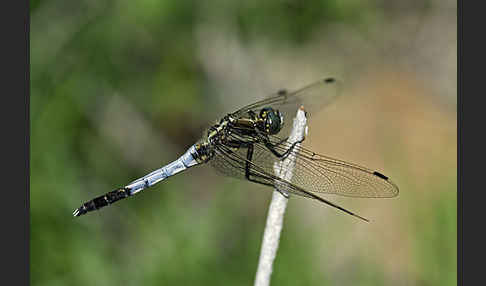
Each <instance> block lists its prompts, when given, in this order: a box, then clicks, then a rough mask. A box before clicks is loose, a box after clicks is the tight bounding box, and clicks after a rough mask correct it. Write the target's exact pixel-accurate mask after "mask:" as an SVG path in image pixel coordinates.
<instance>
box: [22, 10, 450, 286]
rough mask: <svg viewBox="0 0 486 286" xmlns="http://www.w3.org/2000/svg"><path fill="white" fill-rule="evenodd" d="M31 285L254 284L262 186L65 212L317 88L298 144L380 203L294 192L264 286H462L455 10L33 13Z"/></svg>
mask: <svg viewBox="0 0 486 286" xmlns="http://www.w3.org/2000/svg"><path fill="white" fill-rule="evenodd" d="M30 5H31V35H30V37H31V41H30V43H31V104H30V106H31V115H30V118H31V137H30V140H31V163H30V166H31V199H30V201H31V205H30V212H31V264H30V267H31V283H32V285H68V284H69V285H87V284H89V285H183V284H184V285H248V284H252V283H253V279H254V275H255V271H256V266H257V261H258V255H259V251H260V241H261V237H262V235H263V228H264V224H265V219H266V212H267V207H268V203H269V200H270V197H271V192H270V191H269V190H268V189H265V188H263V187H259V186H255V185H253V184H250V183H248V182H243V181H238V180H232V179H229V178H225V177H220V176H218V175H216V174H215V172H213V170H211V168H210V167H209V166H204V167H198V168H194V169H191V170H189V171H187V172H185V173H183V174H180V175H177V176H175V177H173V178H170V179H169V180H167V181H164V182H163V183H161V184H159V185H157V186H155V187H153V188H152V189H150V190H148V191H146V192H144V193H142V194H141V195H139V196H135V197H133V198H130V199H127V200H123V201H121V202H119V203H117V204H115V205H113V206H111V207H108V208H105V209H103V210H101V211H99V212H95V213H93V214H90V215H87V216H83V217H80V218H72V216H71V212H72V211H73V210H74V208H77V207H78V206H79V205H80V204H81V203H82V202H84V201H86V200H89V199H91V198H93V197H95V196H98V195H101V194H103V193H105V192H107V191H110V190H112V189H114V188H116V187H118V186H122V185H125V184H127V183H129V182H130V181H132V180H133V179H136V178H139V177H141V176H143V175H145V174H146V173H148V172H150V171H152V170H154V169H156V168H159V167H160V166H162V165H164V164H167V163H169V162H171V161H172V160H174V159H176V158H177V157H178V156H179V155H180V154H182V152H184V151H185V150H186V148H187V147H189V146H190V145H191V144H193V143H194V142H195V141H196V140H197V139H198V138H200V136H201V135H202V133H203V131H204V129H205V128H206V127H207V126H208V125H209V124H211V123H213V122H214V121H215V120H217V119H219V117H220V116H222V115H224V114H226V113H228V112H231V111H233V110H234V109H236V108H238V107H240V106H242V105H244V104H247V103H250V102H252V101H255V100H258V99H261V98H263V97H265V96H266V95H268V94H270V93H272V92H275V91H276V90H278V89H281V88H289V89H293V88H298V87H300V86H302V85H305V84H307V83H310V82H313V81H315V80H317V79H319V78H321V77H324V76H334V77H338V78H341V79H342V80H343V81H344V83H345V84H344V87H343V90H342V96H341V97H340V98H339V99H338V100H337V101H336V102H335V104H333V105H331V106H329V108H326V109H325V110H322V112H320V113H319V114H316V115H315V116H313V117H312V118H311V119H310V122H309V136H308V137H307V139H306V142H305V146H307V147H309V148H310V149H312V150H314V151H316V152H318V153H322V154H325V155H329V156H331V157H335V158H339V159H342V160H346V161H350V162H354V163H357V164H360V165H363V166H367V167H369V168H372V169H376V170H380V171H382V172H383V173H384V174H386V175H387V176H390V177H391V178H392V179H393V180H394V181H395V182H396V183H397V184H398V186H399V187H400V195H399V196H398V197H397V198H394V199H351V198H343V197H338V196H332V195H329V196H326V198H328V199H330V200H332V201H335V202H337V203H340V204H341V205H343V206H345V207H347V208H349V209H352V210H354V211H356V212H357V213H359V214H360V215H363V216H365V217H367V218H369V219H371V221H372V222H371V223H369V224H365V223H362V222H360V221H358V220H356V219H354V218H352V217H350V216H346V215H343V214H342V213H341V212H338V211H336V210H334V209H331V208H328V207H326V206H323V205H321V204H319V203H317V202H314V201H311V200H307V199H302V198H297V197H292V198H291V200H290V202H289V205H288V209H287V214H286V217H285V226H284V230H283V233H282V238H281V243H280V249H279V253H278V255H277V259H276V264H275V265H274V273H273V277H272V284H274V285H455V284H456V278H457V273H456V266H457V264H456V258H457V255H456V250H457V248H456V242H457V241H456V229H457V224H456V210H457V209H456V202H457V201H456V195H457V188H456V185H457V152H456V147H457V145H456V142H457V141H456V136H457V132H456V124H457V121H456V101H457V100H456V87H457V80H456V78H457V74H456V72H457V66H456V63H457V58H456V53H457V49H456V47H457V40H456V38H457V34H456V31H457V29H456V22H457V21H456V2H455V1H438V0H434V1H406V2H403V1H378V0H376V1H366V2H364V1H290V0H288V1H277V0H275V1H266V2H264V3H263V2H260V1H244V2H236V1H229V2H228V1H202V2H197V1H154V0H142V1H138V2H133V1H125V0H121V1H94V0H83V1H60V0H46V1H31V4H30Z"/></svg>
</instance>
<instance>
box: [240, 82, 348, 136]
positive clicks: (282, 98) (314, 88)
mask: <svg viewBox="0 0 486 286" xmlns="http://www.w3.org/2000/svg"><path fill="white" fill-rule="evenodd" d="M341 85H342V84H341V82H340V81H339V80H337V79H334V78H324V79H321V80H318V81H316V82H314V83H311V84H309V85H307V86H305V87H303V88H300V89H298V90H295V91H287V90H281V91H279V92H277V93H274V94H272V95H271V96H270V97H269V98H266V99H263V100H261V101H257V102H255V103H252V104H249V105H247V106H245V107H243V108H241V109H239V110H237V111H236V112H234V113H233V114H232V115H233V117H236V118H237V117H241V116H246V115H247V114H248V112H249V111H253V112H255V113H256V114H258V113H259V112H260V110H261V109H262V108H265V107H272V108H273V109H276V110H279V111H280V113H281V114H282V115H283V117H284V126H283V129H282V130H281V131H280V133H279V135H280V137H286V136H288V134H289V133H290V129H291V127H292V118H294V117H295V114H296V112H297V110H298V108H299V107H300V106H302V105H303V106H304V108H305V110H306V114H307V117H309V116H311V115H312V114H313V113H316V112H317V111H319V110H321V109H322V108H323V107H324V106H326V105H328V104H330V103H331V102H333V100H334V99H335V98H336V97H337V96H338V95H339V93H340V92H339V90H340V87H341Z"/></svg>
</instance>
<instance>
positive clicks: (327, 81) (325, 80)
mask: <svg viewBox="0 0 486 286" xmlns="http://www.w3.org/2000/svg"><path fill="white" fill-rule="evenodd" d="M335 81H336V80H335V79H334V78H333V77H328V78H325V79H324V82H325V83H333V82H335Z"/></svg>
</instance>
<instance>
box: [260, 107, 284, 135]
mask: <svg viewBox="0 0 486 286" xmlns="http://www.w3.org/2000/svg"><path fill="white" fill-rule="evenodd" d="M283 124H284V118H283V115H282V114H281V113H280V111H278V110H276V109H273V108H271V107H265V108H262V110H260V114H259V120H258V121H257V128H258V129H259V130H260V131H263V132H265V133H267V134H270V135H274V134H277V133H278V132H280V130H281V129H282V126H283Z"/></svg>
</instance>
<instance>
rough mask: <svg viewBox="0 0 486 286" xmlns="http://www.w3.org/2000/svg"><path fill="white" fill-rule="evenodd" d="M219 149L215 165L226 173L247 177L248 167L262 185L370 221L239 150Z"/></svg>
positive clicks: (220, 147) (252, 175) (221, 146)
mask: <svg viewBox="0 0 486 286" xmlns="http://www.w3.org/2000/svg"><path fill="white" fill-rule="evenodd" d="M216 148H217V150H216V152H215V156H214V157H213V160H216V162H218V163H216V165H213V166H215V167H216V168H217V169H218V170H220V169H219V167H222V168H224V170H226V171H225V172H226V173H225V174H226V175H230V176H232V177H236V178H240V179H241V178H245V174H246V172H247V169H248V170H249V172H250V173H251V174H250V178H251V180H250V181H252V182H255V183H259V184H262V185H266V186H272V187H275V188H277V189H278V190H280V191H284V192H287V193H291V194H295V195H298V196H301V197H306V198H312V199H315V200H318V201H320V202H321V203H325V204H327V205H330V206H332V207H334V208H337V209H339V210H341V211H343V212H345V213H347V214H350V215H352V216H355V217H357V218H360V219H362V220H364V221H367V222H368V221H369V220H368V219H366V218H364V217H362V216H359V215H357V214H355V213H353V212H351V211H349V210H347V209H345V208H343V207H341V206H339V205H337V204H335V203H333V202H330V201H328V200H326V199H324V198H321V197H319V196H317V195H315V194H313V193H312V192H309V191H307V190H305V189H303V188H301V187H299V186H297V185H295V184H293V183H291V182H289V181H287V180H284V179H282V178H279V177H277V176H275V175H274V174H273V172H267V171H266V169H267V168H266V167H263V166H259V165H257V164H255V163H254V162H253V161H250V160H247V159H246V158H245V157H243V156H241V154H238V152H233V151H232V150H231V149H229V148H227V147H226V146H224V145H220V146H218V147H216ZM228 168H230V169H232V170H233V172H231V173H228V172H227V169H228ZM220 171H221V170H220ZM234 175H236V176H234Z"/></svg>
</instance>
